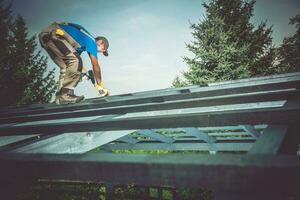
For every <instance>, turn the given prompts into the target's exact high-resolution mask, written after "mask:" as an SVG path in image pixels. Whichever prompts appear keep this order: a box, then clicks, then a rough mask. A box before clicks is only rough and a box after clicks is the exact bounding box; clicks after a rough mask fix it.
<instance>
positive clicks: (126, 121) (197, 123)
mask: <svg viewBox="0 0 300 200" xmlns="http://www.w3.org/2000/svg"><path fill="white" fill-rule="evenodd" d="M270 116H271V117H270ZM299 118H300V104H299V103H298V102H291V103H290V104H289V105H287V106H284V107H283V104H282V102H272V103H271V104H270V103H268V102H266V103H258V104H239V105H230V106H222V107H217V106H216V107H211V108H209V107H207V108H193V109H177V110H170V111H165V112H163V111H162V112H159V111H157V112H141V113H130V114H126V115H122V116H117V117H114V118H113V119H102V120H101V118H99V119H98V120H95V118H92V119H89V118H88V119H84V118H80V119H76V118H75V119H67V120H66V121H64V122H58V121H55V122H51V121H48V120H47V121H40V122H38V123H35V122H33V123H27V122H26V124H22V123H20V124H18V125H14V126H7V127H5V126H2V127H0V135H18V134H19V135H24V134H37V133H38V134H45V133H47V134H55V133H67V132H85V131H107V130H110V131H111V130H132V129H154V128H155V129H157V128H177V127H181V128H182V127H202V126H204V127H205V126H225V125H239V124H249V123H250V124H287V125H289V124H290V125H291V124H297V123H299V122H298V119H299Z"/></svg>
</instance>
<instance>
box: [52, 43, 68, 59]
mask: <svg viewBox="0 0 300 200" xmlns="http://www.w3.org/2000/svg"><path fill="white" fill-rule="evenodd" d="M52 41H53V43H54V45H55V46H56V48H57V49H58V50H59V51H60V53H61V54H62V55H64V56H66V55H68V54H69V53H71V51H70V49H69V48H68V47H67V46H66V45H65V44H64V42H63V41H61V40H59V39H52Z"/></svg>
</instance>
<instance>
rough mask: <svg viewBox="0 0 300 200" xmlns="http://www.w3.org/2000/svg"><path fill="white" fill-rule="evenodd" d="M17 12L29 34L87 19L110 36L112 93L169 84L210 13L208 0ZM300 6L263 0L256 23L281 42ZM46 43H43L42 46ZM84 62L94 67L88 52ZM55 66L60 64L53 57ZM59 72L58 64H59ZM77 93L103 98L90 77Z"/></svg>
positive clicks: (25, 7) (17, 6)
mask: <svg viewBox="0 0 300 200" xmlns="http://www.w3.org/2000/svg"><path fill="white" fill-rule="evenodd" d="M12 2H13V11H14V13H16V14H17V13H18V14H20V15H22V16H23V17H24V18H25V20H26V23H27V26H28V28H29V34H30V35H34V34H37V33H38V32H39V31H40V30H41V29H42V28H43V27H45V26H47V25H48V24H50V23H51V22H53V21H66V22H74V23H78V24H81V25H82V26H84V27H85V28H86V29H87V30H89V31H90V32H91V33H92V34H94V35H95V36H97V35H103V36H106V37H107V38H108V39H109V41H110V48H109V53H110V55H109V56H108V57H104V56H101V55H100V56H99V63H100V65H101V69H102V77H103V81H104V84H105V85H106V87H107V88H108V89H109V90H110V93H111V94H123V93H130V92H137V91H145V90H153V89H161V88H167V87H170V86H171V83H172V81H173V79H174V77H175V76H176V75H177V74H179V73H180V72H181V71H183V70H186V69H187V67H186V65H185V63H183V61H182V57H183V56H189V55H191V53H190V52H188V51H187V49H186V47H185V43H189V42H190V41H191V40H192V36H191V33H190V32H191V29H190V28H189V21H191V22H192V23H196V22H199V20H201V19H202V18H203V16H204V15H205V11H204V8H203V7H202V2H203V0H110V1H108V0H85V1H83V0H48V1H47V0H14V1H12ZM299 11H300V1H299V0H257V3H256V5H255V9H254V17H253V18H252V22H253V23H254V24H256V25H257V24H259V23H260V22H261V21H264V20H267V22H268V24H269V25H272V24H273V38H274V42H275V44H276V45H279V44H280V43H281V42H282V40H283V38H284V37H285V36H288V35H292V34H293V33H294V32H295V28H294V27H293V26H291V25H289V19H290V18H291V17H293V16H295V15H296V14H297V13H299ZM38 48H40V46H39V47H38ZM82 58H83V62H84V66H85V67H86V68H87V69H90V68H91V64H90V62H89V59H88V56H87V55H86V53H83V54H82ZM49 67H50V68H57V67H56V66H55V64H54V63H53V62H52V61H51V60H49ZM57 76H58V68H57ZM75 92H76V93H77V94H80V95H85V96H86V98H91V97H97V92H96V91H95V89H94V88H93V86H92V85H91V84H90V83H89V82H82V83H80V84H79V85H78V87H77V88H76V90H75Z"/></svg>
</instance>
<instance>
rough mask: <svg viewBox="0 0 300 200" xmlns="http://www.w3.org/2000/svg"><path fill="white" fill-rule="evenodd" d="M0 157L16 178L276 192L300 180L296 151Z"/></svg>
mask: <svg viewBox="0 0 300 200" xmlns="http://www.w3.org/2000/svg"><path fill="white" fill-rule="evenodd" d="M0 162H1V165H0V176H1V180H2V181H5V180H9V179H14V180H16V177H17V178H18V179H22V180H27V179H31V178H40V179H56V180H61V179H63V180H74V181H76V180H81V181H101V182H109V183H120V184H128V183H134V184H138V185H152V186H155V185H157V186H159V185H165V186H174V187H207V188H210V189H212V190H213V191H217V190H218V189H222V190H228V191H231V192H236V191H252V192H257V193H260V192H263V193H272V194H274V193H276V192H278V193H284V194H291V193H293V192H295V191H298V187H299V184H300V174H299V173H298V172H299V170H300V162H299V158H298V157H296V156H262V155H259V156H258V155H214V156H210V155H199V154H167V155H157V156H156V155H144V154H138V155H128V154H83V155H82V154H81V155H78V154H77V155H73V154H71V155H30V154H29V155H27V154H25V155H19V154H0ZM241 177H243V178H241ZM245 180H247V181H245ZM266 185H267V186H268V187H265V186H266Z"/></svg>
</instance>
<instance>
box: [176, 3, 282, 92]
mask: <svg viewBox="0 0 300 200" xmlns="http://www.w3.org/2000/svg"><path fill="white" fill-rule="evenodd" d="M254 4H255V1H254V0H252V1H250V2H248V1H243V0H231V1H228V0H211V1H210V3H204V4H203V6H204V8H205V9H206V16H205V18H204V20H203V21H201V22H199V23H198V24H191V29H192V36H193V38H194V41H192V43H191V44H188V45H187V48H188V50H189V51H191V52H192V53H193V54H194V56H193V57H192V58H190V57H184V58H183V59H184V61H185V63H186V64H187V66H188V68H189V69H188V71H187V72H183V78H184V79H183V80H182V79H180V78H179V76H177V77H176V78H175V79H174V81H173V86H175V87H176V86H182V85H189V84H198V85H205V84H207V83H209V82H215V81H223V80H234V79H240V78H246V77H253V76H262V75H269V74H274V73H276V72H277V71H276V68H275V67H274V61H275V57H276V49H275V47H274V46H273V44H272V37H271V34H272V27H267V25H266V22H262V23H261V24H260V25H259V26H258V28H256V29H255V27H254V25H253V24H251V23H250V18H251V17H252V16H253V7H254Z"/></svg>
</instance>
